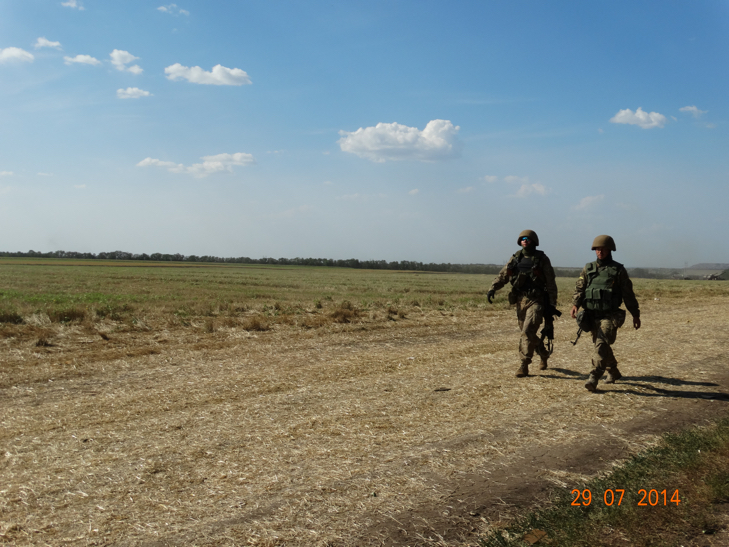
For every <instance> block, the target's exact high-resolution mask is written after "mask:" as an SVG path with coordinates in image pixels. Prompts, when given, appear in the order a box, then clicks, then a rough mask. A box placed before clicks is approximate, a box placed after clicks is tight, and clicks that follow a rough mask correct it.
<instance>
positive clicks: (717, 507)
mask: <svg viewBox="0 0 729 547" xmlns="http://www.w3.org/2000/svg"><path fill="white" fill-rule="evenodd" d="M621 490H623V491H624V494H623V495H622V499H621V500H620V503H619V504H618V498H620V496H621V493H620V491H621ZM585 492H589V498H590V503H589V504H588V503H586V500H587V498H586V496H585V495H584V493H585ZM664 492H665V494H664ZM581 493H582V494H581ZM613 496H614V498H613ZM610 501H612V504H611V505H608V502H610ZM727 501H729V418H725V419H723V420H721V421H719V422H718V423H716V424H715V425H714V426H712V427H708V428H702V429H691V430H688V431H684V432H681V433H678V434H669V435H666V436H664V437H663V439H662V442H661V443H660V444H659V445H658V446H657V447H655V448H653V449H651V450H648V451H646V452H644V453H641V454H638V455H636V456H634V457H633V458H631V459H630V460H629V461H628V462H626V463H625V464H624V465H622V466H620V467H618V468H616V469H615V470H613V472H611V473H610V474H608V475H605V476H602V477H599V478H596V479H594V480H592V481H590V482H588V483H586V484H583V485H579V486H576V487H575V488H574V489H571V490H559V491H556V492H554V494H553V499H552V504H551V506H550V507H549V508H548V509H545V510H542V511H537V512H534V513H530V514H528V515H526V516H524V517H522V518H521V519H519V520H517V521H516V522H514V523H513V524H512V525H510V526H508V527H507V528H503V529H497V530H493V531H492V532H491V533H490V534H489V535H488V536H487V537H485V538H482V539H481V540H480V542H479V543H480V545H481V546H482V547H496V546H499V547H509V546H520V547H521V546H523V545H524V542H525V541H527V542H529V536H530V534H532V535H533V532H534V531H543V532H546V534H547V536H546V537H547V538H548V539H546V540H545V542H546V543H548V544H549V545H551V546H564V547H567V546H588V545H613V544H624V543H620V541H618V538H620V537H622V538H624V540H627V541H628V542H629V544H630V545H634V546H648V545H658V544H661V545H672V544H680V543H681V542H684V541H689V540H690V539H691V538H694V537H700V536H702V535H706V534H712V533H714V532H716V531H717V530H718V529H719V528H720V526H721V525H720V519H719V518H718V517H717V514H719V513H721V511H722V508H721V506H722V504H726V503H727ZM656 538H660V541H657V539H656Z"/></svg>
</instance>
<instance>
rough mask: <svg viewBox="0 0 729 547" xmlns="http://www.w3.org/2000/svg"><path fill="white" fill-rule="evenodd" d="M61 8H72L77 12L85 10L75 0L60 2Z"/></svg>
mask: <svg viewBox="0 0 729 547" xmlns="http://www.w3.org/2000/svg"><path fill="white" fill-rule="evenodd" d="M61 5H62V6H65V7H67V8H74V9H77V10H79V11H83V10H84V9H85V8H84V7H83V6H82V5H81V4H80V3H79V2H77V1H76V0H68V1H67V2H61Z"/></svg>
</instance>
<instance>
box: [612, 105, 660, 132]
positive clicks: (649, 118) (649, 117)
mask: <svg viewBox="0 0 729 547" xmlns="http://www.w3.org/2000/svg"><path fill="white" fill-rule="evenodd" d="M667 121H668V120H667V119H666V117H665V116H664V115H663V114H659V113H658V112H645V111H644V110H643V109H642V108H641V107H638V110H636V111H635V112H633V111H632V110H630V108H626V109H625V110H620V111H619V112H618V113H617V114H615V116H613V117H612V118H610V123H624V124H628V125H637V126H638V127H641V128H643V129H651V128H653V127H663V126H664V125H666V122H667Z"/></svg>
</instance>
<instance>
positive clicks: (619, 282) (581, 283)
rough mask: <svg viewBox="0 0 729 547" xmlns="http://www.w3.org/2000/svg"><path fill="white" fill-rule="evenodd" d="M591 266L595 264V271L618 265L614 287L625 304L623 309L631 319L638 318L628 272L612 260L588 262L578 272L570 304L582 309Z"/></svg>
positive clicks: (637, 307) (635, 299)
mask: <svg viewBox="0 0 729 547" xmlns="http://www.w3.org/2000/svg"><path fill="white" fill-rule="evenodd" d="M591 264H597V271H598V272H599V271H601V270H604V269H605V268H606V267H607V266H615V265H618V266H619V268H618V273H617V279H616V282H615V286H616V287H617V289H618V290H619V294H620V297H621V299H622V302H624V303H625V307H626V308H628V311H629V312H630V314H631V315H632V316H633V317H640V308H639V306H638V299H637V298H636V297H635V293H634V292H633V282H632V281H631V280H630V277H628V272H627V270H626V269H625V267H623V265H622V264H619V263H617V262H615V261H614V260H612V259H609V260H605V261H599V260H598V261H596V262H588V263H587V264H585V267H584V268H582V272H580V277H579V279H578V280H577V283H576V285H575V292H574V294H573V295H572V304H573V305H575V306H577V307H578V308H580V307H582V305H583V304H584V302H585V289H587V287H588V284H589V282H588V277H587V269H588V266H590V265H591Z"/></svg>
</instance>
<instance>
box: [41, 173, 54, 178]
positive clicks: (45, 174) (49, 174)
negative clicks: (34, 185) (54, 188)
mask: <svg viewBox="0 0 729 547" xmlns="http://www.w3.org/2000/svg"><path fill="white" fill-rule="evenodd" d="M37 175H38V176H40V177H52V176H53V173H37Z"/></svg>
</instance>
